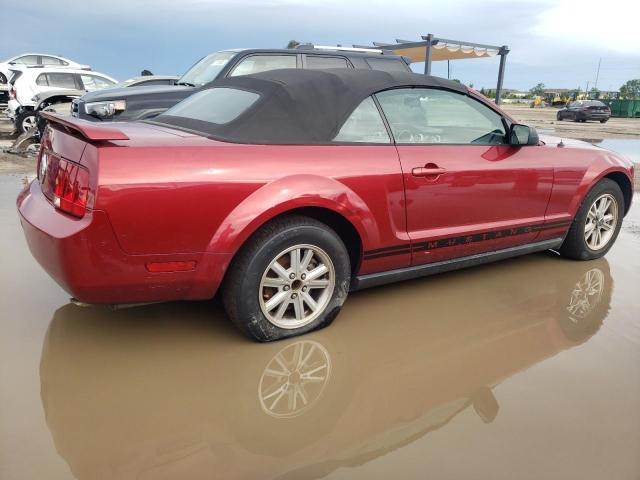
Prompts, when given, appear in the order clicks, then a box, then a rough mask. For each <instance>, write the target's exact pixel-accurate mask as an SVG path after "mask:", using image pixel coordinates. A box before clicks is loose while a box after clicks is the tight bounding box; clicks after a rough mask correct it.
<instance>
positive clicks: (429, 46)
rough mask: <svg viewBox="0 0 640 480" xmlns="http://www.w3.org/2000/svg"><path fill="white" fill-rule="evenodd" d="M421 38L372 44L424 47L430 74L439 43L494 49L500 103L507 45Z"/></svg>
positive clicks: (390, 46)
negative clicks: (496, 60)
mask: <svg viewBox="0 0 640 480" xmlns="http://www.w3.org/2000/svg"><path fill="white" fill-rule="evenodd" d="M421 38H422V40H418V41H412V40H401V39H396V43H382V42H373V45H374V47H378V48H382V49H385V50H391V51H395V50H401V49H405V48H419V47H424V48H425V49H426V52H425V62H424V74H425V75H431V63H432V50H433V46H434V45H437V44H439V43H445V44H452V45H460V46H461V47H471V48H484V49H486V50H495V51H497V52H498V55H500V66H499V67H498V83H497V85H496V104H499V103H500V97H501V94H502V83H503V81H504V70H505V66H506V62H507V55H508V54H509V47H508V46H507V45H502V46H497V45H487V44H484V43H474V42H464V41H461V40H451V39H448V38H441V37H436V36H435V35H433V34H432V33H429V34H427V35H422V36H421ZM354 47H360V48H371V47H370V46H369V47H364V46H361V45H354Z"/></svg>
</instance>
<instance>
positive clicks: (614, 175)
mask: <svg viewBox="0 0 640 480" xmlns="http://www.w3.org/2000/svg"><path fill="white" fill-rule="evenodd" d="M602 178H608V179H610V180H613V181H614V182H616V183H617V184H618V186H619V187H620V190H622V197H623V198H624V214H625V215H626V214H627V213H629V209H630V208H631V200H632V198H633V186H632V185H631V180H629V177H628V176H627V175H626V174H624V173H622V172H618V171H614V172H610V173H608V174H606V175H604V176H603V177H602ZM602 178H601V179H602ZM601 179H599V180H601Z"/></svg>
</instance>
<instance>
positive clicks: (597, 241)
mask: <svg viewBox="0 0 640 480" xmlns="http://www.w3.org/2000/svg"><path fill="white" fill-rule="evenodd" d="M623 214H624V198H623V196H622V191H621V190H620V187H619V186H618V184H617V183H616V182H614V181H613V180H610V179H608V178H604V179H602V180H600V181H599V182H598V183H597V184H596V185H595V186H594V187H593V188H592V189H591V190H590V191H589V193H587V195H586V197H585V198H584V200H583V201H582V204H581V205H580V208H579V209H578V213H577V214H576V216H575V218H574V219H573V223H572V224H571V228H570V229H569V233H568V234H567V236H566V238H565V240H564V243H563V244H562V246H561V247H560V253H561V254H562V255H563V256H565V257H569V258H573V259H576V260H592V259H594V258H600V257H602V256H603V255H604V254H605V253H607V252H608V251H609V249H610V248H611V246H612V245H613V243H614V242H615V240H616V237H617V236H618V232H619V231H620V226H621V224H622V216H623Z"/></svg>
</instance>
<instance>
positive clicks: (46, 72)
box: [8, 65, 118, 133]
mask: <svg viewBox="0 0 640 480" xmlns="http://www.w3.org/2000/svg"><path fill="white" fill-rule="evenodd" d="M10 73H11V76H10V78H9V104H8V116H9V118H10V119H11V120H13V122H14V123H15V126H16V129H17V130H18V131H19V132H20V133H23V132H26V131H28V130H29V129H30V128H31V127H32V126H33V124H34V123H35V113H34V111H33V108H34V107H35V106H36V103H37V100H36V98H35V96H36V95H37V94H40V93H46V92H48V91H52V90H66V89H69V90H83V91H85V92H93V91H95V90H100V89H102V88H111V87H114V86H115V85H116V84H117V83H118V81H117V80H115V79H113V78H111V77H109V76H108V75H105V74H103V73H99V72H93V71H87V70H82V69H73V68H68V67H67V68H48V67H39V66H34V67H22V68H20V67H17V66H16V65H14V66H12V68H11V70H10Z"/></svg>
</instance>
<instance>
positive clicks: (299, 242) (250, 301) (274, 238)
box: [222, 215, 351, 342]
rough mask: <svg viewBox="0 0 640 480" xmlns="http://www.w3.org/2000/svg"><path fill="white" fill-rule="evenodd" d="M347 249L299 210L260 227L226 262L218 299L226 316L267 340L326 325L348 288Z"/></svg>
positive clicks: (262, 339)
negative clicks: (222, 304)
mask: <svg viewBox="0 0 640 480" xmlns="http://www.w3.org/2000/svg"><path fill="white" fill-rule="evenodd" d="M350 277H351V267H350V260H349V255H348V253H347V249H346V247H345V246H344V244H343V242H342V240H341V239H340V237H338V235H337V234H336V233H335V232H334V231H333V230H332V229H331V228H329V227H328V226H327V225H325V224H323V223H321V222H318V221H316V220H314V219H311V218H307V217H302V216H293V215H292V216H288V217H283V218H279V219H276V220H274V221H272V222H270V223H269V224H267V225H266V226H264V227H263V228H261V229H260V230H259V231H258V232H257V233H256V234H255V235H254V236H253V237H252V238H251V239H250V240H249V241H248V242H247V244H246V245H245V246H244V247H243V248H242V250H241V251H240V252H239V253H238V255H237V258H236V259H234V261H233V263H232V264H231V266H230V267H229V272H228V276H227V278H226V279H225V284H224V286H223V292H222V299H223V303H224V306H225V309H226V311H227V314H228V315H229V317H230V319H231V321H232V322H233V323H234V324H235V325H236V326H237V327H238V328H239V329H240V330H241V331H243V332H244V333H245V334H247V335H248V336H250V337H252V338H254V339H256V340H258V341H261V342H268V341H272V340H279V339H282V338H287V337H293V336H296V335H300V334H302V333H306V332H309V331H311V330H315V329H318V328H322V327H325V326H327V325H329V324H330V323H331V322H332V321H333V319H334V318H335V317H336V316H337V314H338V312H339V311H340V308H341V307H342V304H343V303H344V301H345V299H346V297H347V294H348V292H349V280H350Z"/></svg>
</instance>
